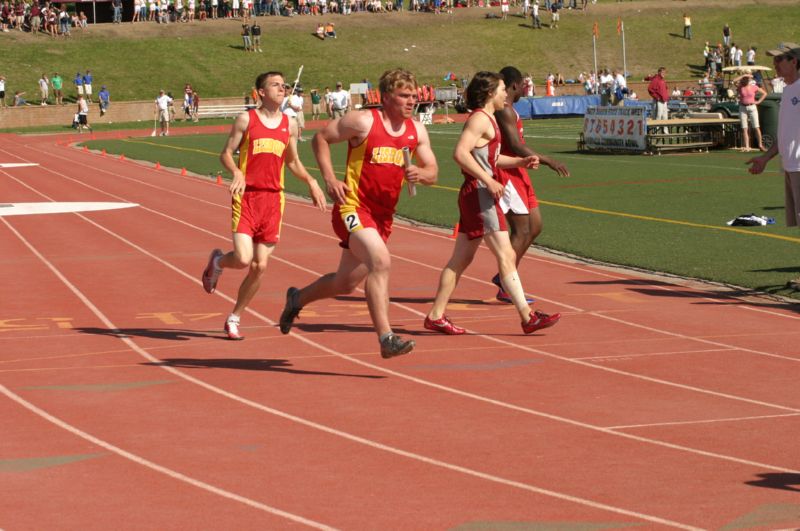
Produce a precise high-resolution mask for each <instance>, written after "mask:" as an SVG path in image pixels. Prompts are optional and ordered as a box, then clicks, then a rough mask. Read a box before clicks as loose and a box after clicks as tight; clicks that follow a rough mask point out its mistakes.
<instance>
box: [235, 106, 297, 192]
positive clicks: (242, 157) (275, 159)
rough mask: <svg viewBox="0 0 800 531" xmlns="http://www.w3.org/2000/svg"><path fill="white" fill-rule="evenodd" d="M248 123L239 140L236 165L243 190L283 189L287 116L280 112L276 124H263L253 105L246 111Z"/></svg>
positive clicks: (287, 143)
mask: <svg viewBox="0 0 800 531" xmlns="http://www.w3.org/2000/svg"><path fill="white" fill-rule="evenodd" d="M248 113H249V115H250V123H249V124H248V126H247V132H246V133H245V134H244V136H243V137H242V141H241V143H240V144H239V169H240V170H242V173H244V178H245V185H246V188H245V191H248V190H252V191H257V190H260V191H269V192H281V191H283V170H284V161H285V159H286V148H287V147H288V145H289V137H290V135H291V132H290V131H289V117H288V116H286V115H282V116H281V121H280V122H279V123H278V126H277V127H275V128H269V127H267V126H265V125H264V124H263V123H262V122H261V119H260V118H259V116H258V112H257V111H256V110H255V109H250V110H249V111H248Z"/></svg>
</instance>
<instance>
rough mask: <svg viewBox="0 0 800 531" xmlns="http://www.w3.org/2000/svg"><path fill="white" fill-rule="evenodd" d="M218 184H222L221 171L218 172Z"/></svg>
mask: <svg viewBox="0 0 800 531" xmlns="http://www.w3.org/2000/svg"><path fill="white" fill-rule="evenodd" d="M217 184H218V185H220V186H222V174H221V173H218V174H217Z"/></svg>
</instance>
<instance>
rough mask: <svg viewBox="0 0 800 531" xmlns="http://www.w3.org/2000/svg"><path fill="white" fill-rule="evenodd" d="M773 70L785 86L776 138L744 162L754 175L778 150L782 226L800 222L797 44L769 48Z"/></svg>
mask: <svg viewBox="0 0 800 531" xmlns="http://www.w3.org/2000/svg"><path fill="white" fill-rule="evenodd" d="M767 55H769V56H771V57H772V60H773V65H774V66H775V73H776V74H777V75H779V76H781V77H783V79H784V81H785V82H786V88H785V89H784V91H783V97H782V98H781V103H780V110H779V112H778V141H777V142H774V143H773V144H772V146H771V147H770V148H769V151H767V152H766V153H764V154H763V155H760V156H758V157H754V158H752V159H750V160H748V161H747V162H746V164H750V165H751V166H750V173H752V174H754V175H757V174H759V173H761V172H763V171H764V168H765V167H766V165H767V163H768V162H769V161H770V159H772V158H773V157H774V156H775V155H777V154H778V153H780V155H781V161H782V162H783V171H784V202H785V206H786V226H787V227H797V226H800V113H798V103H797V102H798V101H800V44H795V43H792V42H784V43H781V44H780V45H779V46H778V47H777V48H776V49H774V50H769V51H768V52H767ZM787 287H789V288H791V289H793V290H795V291H797V290H800V277H799V278H795V279H794V280H790V281H789V282H787Z"/></svg>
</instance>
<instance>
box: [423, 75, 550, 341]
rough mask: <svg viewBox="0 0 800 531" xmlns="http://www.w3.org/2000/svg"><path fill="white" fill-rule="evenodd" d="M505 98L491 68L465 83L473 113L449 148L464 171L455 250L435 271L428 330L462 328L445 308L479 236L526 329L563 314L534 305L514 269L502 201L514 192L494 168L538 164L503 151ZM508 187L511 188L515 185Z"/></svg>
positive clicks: (536, 160)
mask: <svg viewBox="0 0 800 531" xmlns="http://www.w3.org/2000/svg"><path fill="white" fill-rule="evenodd" d="M506 98H507V94H506V87H505V83H504V81H503V78H502V76H501V75H500V74H496V73H494V72H478V73H477V74H475V77H473V78H472V81H470V83H469V86H467V90H466V99H467V107H468V108H470V109H472V114H470V116H469V118H467V121H466V123H465V124H464V129H463V131H462V132H461V136H460V137H459V139H458V142H457V143H456V147H455V150H454V152H453V158H454V159H455V161H456V163H457V164H458V165H459V166H460V167H461V173H462V174H463V176H464V183H463V184H462V185H461V189H460V190H459V194H458V210H459V224H458V227H459V232H458V237H457V238H456V244H455V247H454V248H453V254H452V256H451V257H450V260H449V261H448V262H447V265H446V266H445V267H444V269H443V270H442V273H441V275H440V276H439V287H438V289H437V290H436V297H435V299H434V301H433V307H432V308H431V310H430V312H429V313H428V315H426V316H425V320H424V322H423V326H424V327H425V328H427V329H428V330H433V331H436V332H440V333H442V334H448V335H461V334H463V333H464V332H465V330H464V329H463V328H461V327H458V326H456V325H455V324H453V322H452V321H450V319H449V318H448V317H447V315H445V310H446V308H447V304H448V302H449V300H450V296H451V295H452V293H453V291H454V290H455V288H456V285H457V284H458V280H459V278H461V275H462V274H463V273H464V271H465V270H466V269H467V267H468V266H469V265H470V264H471V263H472V259H473V258H474V257H475V253H476V252H477V250H478V246H479V245H480V244H481V241H483V242H484V243H485V244H486V246H487V247H488V248H489V250H490V251H491V252H492V254H493V255H494V256H495V259H496V260H497V268H498V270H499V271H500V281H501V285H502V286H503V289H504V290H505V291H506V292H507V293H508V294H509V297H510V298H511V300H512V304H513V305H514V307H515V308H516V310H517V312H518V313H519V316H520V320H521V324H522V331H523V332H524V333H525V334H531V333H533V332H535V331H536V330H541V329H543V328H548V327H550V326H553V325H555V324H556V323H557V322H558V320H559V319H560V318H561V315H560V314H557V313H556V314H553V315H548V314H546V313H543V312H540V311H532V310H531V307H530V306H529V304H528V302H527V300H526V299H525V291H524V289H523V288H522V283H521V282H520V279H519V275H518V274H517V268H516V255H515V253H514V248H513V247H512V246H511V240H510V239H509V236H508V228H507V225H506V219H505V216H504V214H503V211H504V206H503V203H504V202H505V201H506V200H508V201H514V199H508V197H509V196H510V195H513V194H509V193H507V188H509V186H508V180H507V176H506V175H504V174H501V173H500V172H499V171H498V170H499V169H500V168H507V169H511V168H538V166H539V157H538V156H536V155H527V156H525V157H517V156H515V155H510V156H509V155H504V154H502V153H501V151H500V148H501V145H502V134H501V133H500V129H499V127H498V126H497V122H496V121H495V111H498V110H500V109H503V107H504V106H505V102H506ZM504 179H505V180H504ZM510 190H511V191H513V190H515V189H514V186H513V185H511V186H510ZM517 200H519V197H518V196H517Z"/></svg>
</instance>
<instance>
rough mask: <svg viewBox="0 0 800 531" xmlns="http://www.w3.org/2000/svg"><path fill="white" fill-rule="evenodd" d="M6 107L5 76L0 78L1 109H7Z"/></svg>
mask: <svg viewBox="0 0 800 531" xmlns="http://www.w3.org/2000/svg"><path fill="white" fill-rule="evenodd" d="M5 106H6V78H5V76H0V107H2V108H5Z"/></svg>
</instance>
